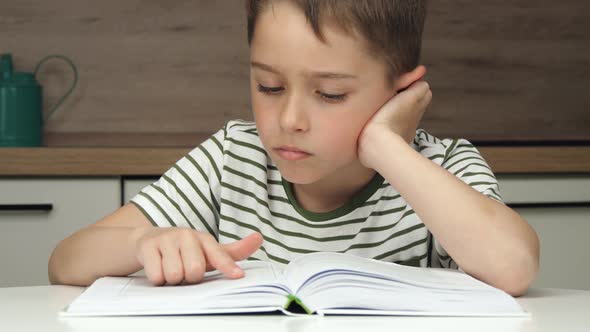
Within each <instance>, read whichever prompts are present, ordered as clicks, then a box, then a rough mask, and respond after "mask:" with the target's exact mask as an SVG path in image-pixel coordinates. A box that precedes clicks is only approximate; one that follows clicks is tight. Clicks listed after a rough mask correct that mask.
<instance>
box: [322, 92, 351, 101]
mask: <svg viewBox="0 0 590 332" xmlns="http://www.w3.org/2000/svg"><path fill="white" fill-rule="evenodd" d="M316 93H317V94H318V95H320V97H321V98H323V99H327V100H328V101H332V102H334V101H343V100H344V99H346V94H341V95H333V94H329V93H323V92H321V91H316Z"/></svg>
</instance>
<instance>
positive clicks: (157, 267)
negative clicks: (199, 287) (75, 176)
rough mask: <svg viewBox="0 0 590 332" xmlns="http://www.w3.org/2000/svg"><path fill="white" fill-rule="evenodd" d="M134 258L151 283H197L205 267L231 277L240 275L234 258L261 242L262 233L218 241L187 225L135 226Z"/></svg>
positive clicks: (241, 274)
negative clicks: (167, 226)
mask: <svg viewBox="0 0 590 332" xmlns="http://www.w3.org/2000/svg"><path fill="white" fill-rule="evenodd" d="M132 238H133V240H132V241H134V245H135V248H136V257H137V260H138V262H139V263H140V264H141V265H142V266H143V267H144V270H145V274H146V276H147V278H148V279H149V280H150V281H151V282H152V283H153V284H154V285H158V286H159V285H164V284H168V285H178V284H179V283H181V282H183V281H184V282H187V283H191V284H194V283H198V282H200V281H201V280H202V279H203V275H204V273H205V271H210V270H215V269H217V270H219V271H221V272H223V274H224V275H225V276H226V277H228V278H232V279H237V278H241V277H243V276H244V271H242V270H241V269H240V268H239V267H238V265H237V264H236V263H235V262H236V261H240V260H243V259H246V258H248V257H249V256H250V255H252V254H253V253H254V252H255V251H256V250H258V248H259V247H260V246H261V245H262V236H261V235H260V234H258V233H254V234H251V235H249V236H247V237H245V238H243V239H241V240H240V241H236V242H234V243H230V244H224V245H220V244H219V243H218V242H217V241H216V240H215V238H214V237H213V236H211V235H210V234H209V233H203V232H198V231H195V230H193V229H190V228H176V227H171V228H158V227H149V228H143V227H142V228H137V229H136V232H135V233H134V235H133V236H132Z"/></svg>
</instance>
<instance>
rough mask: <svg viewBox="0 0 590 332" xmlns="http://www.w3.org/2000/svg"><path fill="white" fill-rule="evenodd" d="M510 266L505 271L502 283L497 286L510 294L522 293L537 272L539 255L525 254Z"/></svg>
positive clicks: (518, 294) (519, 294)
mask: <svg viewBox="0 0 590 332" xmlns="http://www.w3.org/2000/svg"><path fill="white" fill-rule="evenodd" d="M527 256H528V257H527V258H526V259H522V260H520V261H518V262H516V264H515V265H514V266H513V267H512V269H511V270H512V271H510V272H508V273H506V278H505V279H504V280H503V284H502V285H501V286H500V287H499V288H501V289H502V290H503V291H505V292H506V293H508V294H510V295H512V296H515V297H516V296H522V295H524V294H525V293H526V292H527V290H528V289H529V287H530V286H531V284H532V283H533V281H534V280H535V279H536V278H537V275H538V273H539V256H538V255H536V254H532V255H527Z"/></svg>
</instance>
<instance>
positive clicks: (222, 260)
mask: <svg viewBox="0 0 590 332" xmlns="http://www.w3.org/2000/svg"><path fill="white" fill-rule="evenodd" d="M199 240H200V241H201V248H202V249H203V253H204V254H205V259H206V261H207V265H208V268H207V270H211V269H217V270H219V271H221V272H222V273H223V274H224V275H225V276H226V277H228V278H232V279H237V278H241V277H243V276H244V271H242V269H240V267H239V266H238V265H237V264H236V262H234V260H233V259H232V258H231V256H230V255H229V254H228V253H226V252H225V251H224V250H223V249H222V248H221V245H220V244H219V243H217V241H215V239H214V238H213V237H211V236H209V235H208V234H200V235H199Z"/></svg>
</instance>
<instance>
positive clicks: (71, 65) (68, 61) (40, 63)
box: [33, 55, 78, 120]
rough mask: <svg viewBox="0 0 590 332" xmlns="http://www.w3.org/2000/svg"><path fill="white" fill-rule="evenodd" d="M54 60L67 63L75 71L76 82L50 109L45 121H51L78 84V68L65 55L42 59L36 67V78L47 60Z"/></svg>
mask: <svg viewBox="0 0 590 332" xmlns="http://www.w3.org/2000/svg"><path fill="white" fill-rule="evenodd" d="M54 58H57V59H61V60H63V61H65V62H67V63H68V64H69V65H70V67H72V70H73V71H74V82H73V83H72V86H71V87H70V89H69V90H68V92H66V94H64V95H63V96H61V98H59V100H58V101H57V103H55V105H54V106H53V107H51V108H50V109H49V112H48V113H47V115H46V116H45V117H44V120H47V119H49V117H50V116H51V115H52V114H53V113H54V112H55V111H56V110H57V108H58V107H59V105H61V103H63V101H64V100H65V99H66V98H67V97H68V96H69V95H70V94H71V93H72V91H74V88H75V87H76V83H78V70H77V69H76V66H75V65H74V63H73V62H72V60H70V59H69V58H67V57H65V56H63V55H48V56H46V57H44V58H43V59H41V61H39V63H38V64H37V66H36V67H35V72H34V73H33V74H34V75H35V77H37V71H39V68H40V67H41V65H42V64H44V63H45V62H46V61H47V60H50V59H54Z"/></svg>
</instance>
